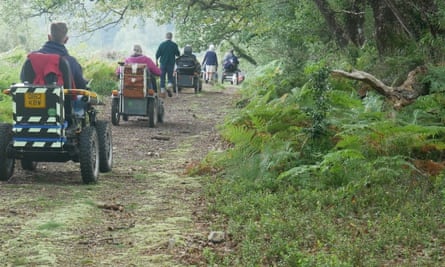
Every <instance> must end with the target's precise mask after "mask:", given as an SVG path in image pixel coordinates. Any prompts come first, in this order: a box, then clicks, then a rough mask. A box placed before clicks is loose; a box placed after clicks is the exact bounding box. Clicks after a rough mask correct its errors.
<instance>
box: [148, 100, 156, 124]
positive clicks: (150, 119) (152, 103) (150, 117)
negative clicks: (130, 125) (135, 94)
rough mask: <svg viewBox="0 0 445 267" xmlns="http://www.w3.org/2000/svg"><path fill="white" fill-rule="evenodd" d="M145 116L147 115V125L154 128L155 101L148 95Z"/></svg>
mask: <svg viewBox="0 0 445 267" xmlns="http://www.w3.org/2000/svg"><path fill="white" fill-rule="evenodd" d="M147 101H148V103H147V116H148V127H150V128H154V127H155V126H156V120H157V118H158V116H157V114H156V113H157V108H156V101H155V99H154V98H153V97H149V98H148V99H147Z"/></svg>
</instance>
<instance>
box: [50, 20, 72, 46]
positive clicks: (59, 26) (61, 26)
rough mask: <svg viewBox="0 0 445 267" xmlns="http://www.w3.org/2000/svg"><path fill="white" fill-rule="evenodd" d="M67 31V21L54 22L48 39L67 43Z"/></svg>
mask: <svg viewBox="0 0 445 267" xmlns="http://www.w3.org/2000/svg"><path fill="white" fill-rule="evenodd" d="M67 33H68V27H67V26H66V23H65V22H53V23H51V26H50V29H49V34H48V40H50V41H53V42H56V43H59V44H65V43H66V42H67V41H68V36H67Z"/></svg>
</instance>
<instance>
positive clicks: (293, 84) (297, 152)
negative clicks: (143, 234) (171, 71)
mask: <svg viewBox="0 0 445 267" xmlns="http://www.w3.org/2000/svg"><path fill="white" fill-rule="evenodd" d="M0 10H1V13H2V14H8V15H7V16H5V15H3V16H2V17H1V20H2V24H1V25H0V32H2V34H1V35H0V50H1V51H2V52H3V53H2V55H1V62H0V85H1V86H2V88H7V87H8V86H9V84H11V83H12V82H15V81H16V77H18V76H17V73H18V70H19V68H20V66H21V64H22V62H23V60H24V58H25V56H26V52H27V51H30V50H33V49H36V48H38V47H39V46H40V44H41V43H42V42H43V41H45V38H46V31H47V29H45V26H43V27H42V26H40V25H45V24H48V23H49V22H50V21H51V20H65V21H68V22H69V23H70V27H71V30H72V33H71V34H72V35H73V34H74V35H73V37H74V42H73V43H70V45H69V48H70V51H72V52H71V53H72V54H73V55H75V56H77V57H79V58H80V59H81V61H82V63H83V65H84V66H85V73H86V76H89V77H90V78H93V79H94V80H95V82H94V83H93V89H95V90H96V91H98V92H100V93H102V94H104V95H107V94H109V92H110V91H111V89H112V87H113V86H114V81H113V77H112V73H113V69H114V67H115V62H116V61H117V60H118V59H119V58H122V57H123V56H125V55H126V53H129V52H128V50H129V49H130V47H131V45H132V43H133V42H141V43H143V45H144V46H145V48H146V51H147V54H148V55H150V56H152V57H153V55H154V50H155V48H156V47H157V45H158V44H159V42H160V41H162V38H163V35H164V33H165V31H167V30H172V31H174V38H175V40H176V41H177V42H178V44H179V45H180V46H181V47H183V46H184V45H186V44H190V45H192V47H193V48H194V51H195V52H196V53H198V54H199V53H202V52H203V51H205V49H206V48H207V47H208V45H209V44H210V43H213V44H215V45H217V47H218V51H219V53H220V55H223V54H224V52H225V51H227V50H228V49H231V48H233V49H234V50H235V52H236V54H237V55H238V56H239V57H240V61H241V68H242V69H243V70H244V71H245V72H246V73H247V80H246V82H245V83H243V86H242V88H241V89H240V92H241V94H242V99H241V100H240V101H239V102H238V103H237V104H236V108H235V110H234V112H233V114H232V115H231V116H229V117H228V118H227V120H226V123H225V124H224V125H222V126H221V128H220V130H221V133H222V135H223V137H224V138H225V140H226V142H227V146H228V147H227V150H226V151H224V152H216V151H215V153H211V154H209V155H208V157H207V158H206V160H205V161H203V162H202V163H201V165H200V166H199V167H197V168H196V170H195V171H196V173H197V174H201V175H207V176H208V183H207V185H206V188H207V197H208V199H209V207H208V208H209V212H212V213H216V214H219V215H220V216H219V217H218V218H220V219H219V220H217V221H216V222H214V224H215V228H220V227H221V225H222V226H224V227H225V229H227V232H228V233H230V239H231V241H232V242H233V244H235V245H234V246H233V248H232V250H231V251H230V253H229V252H228V251H224V250H222V251H220V250H206V251H204V255H205V256H206V258H207V260H208V262H209V265H214V264H218V265H219V266H395V265H397V266H440V265H443V262H444V261H445V259H444V257H445V243H444V242H445V241H444V240H445V224H444V221H443V214H444V206H445V205H444V204H445V199H444V197H445V177H444V173H443V168H444V153H443V151H444V147H445V142H444V141H445V131H444V130H445V128H444V119H443V117H444V112H445V111H444V104H445V97H444V91H445V75H444V74H445V67H444V62H445V60H444V59H445V58H444V57H445V2H443V1H439V0H424V1H415V0H403V1H402V0H305V1H298V0H294V1H266V0H237V1H232V0H225V1H218V0H187V1H184V0H182V1H179V0H177V1H175V0H153V1H144V0H140V1H135V0H126V1H122V0H120V1H114V0H109V1H107V0H102V1H80V0H77V1H62V0H59V1H48V0H47V1H43V0H28V1H9V0H7V1H3V2H2V3H1V4H0ZM42 23H43V24H42ZM158 25H162V26H158ZM130 40H131V41H130ZM0 99H2V102H7V101H8V100H7V99H6V98H5V97H3V98H0ZM2 106H4V105H2ZM0 109H2V107H0ZM7 112H8V111H7V108H3V109H2V110H1V114H0V118H1V119H3V120H8V116H7Z"/></svg>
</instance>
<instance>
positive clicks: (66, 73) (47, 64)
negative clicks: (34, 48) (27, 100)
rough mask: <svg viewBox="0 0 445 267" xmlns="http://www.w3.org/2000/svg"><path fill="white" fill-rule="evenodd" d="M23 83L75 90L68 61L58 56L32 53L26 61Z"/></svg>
mask: <svg viewBox="0 0 445 267" xmlns="http://www.w3.org/2000/svg"><path fill="white" fill-rule="evenodd" d="M20 77H21V80H22V82H28V83H32V84H36V85H54V84H56V85H63V87H64V88H65V89H73V88H75V86H74V82H73V77H72V74H71V69H70V66H69V63H68V61H67V60H66V59H65V58H63V57H61V56H59V55H57V54H43V53H31V54H29V55H28V59H27V60H26V61H25V63H24V65H23V67H22V72H21V76H20Z"/></svg>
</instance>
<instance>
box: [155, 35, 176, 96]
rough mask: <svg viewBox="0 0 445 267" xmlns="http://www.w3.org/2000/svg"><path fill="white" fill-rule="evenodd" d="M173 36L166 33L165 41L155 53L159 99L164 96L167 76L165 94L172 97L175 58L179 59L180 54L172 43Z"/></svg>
mask: <svg viewBox="0 0 445 267" xmlns="http://www.w3.org/2000/svg"><path fill="white" fill-rule="evenodd" d="M172 38H173V34H172V33H171V32H167V34H166V35H165V39H166V40H165V41H163V42H162V43H161V44H160V45H159V47H158V50H157V51H156V65H159V64H158V60H159V62H160V68H161V81H160V86H161V97H163V96H165V76H166V75H167V82H168V84H167V93H168V96H169V97H172V96H173V94H172V89H173V71H174V70H175V64H176V57H179V55H180V52H179V48H178V45H177V44H176V43H175V42H173V41H172Z"/></svg>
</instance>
